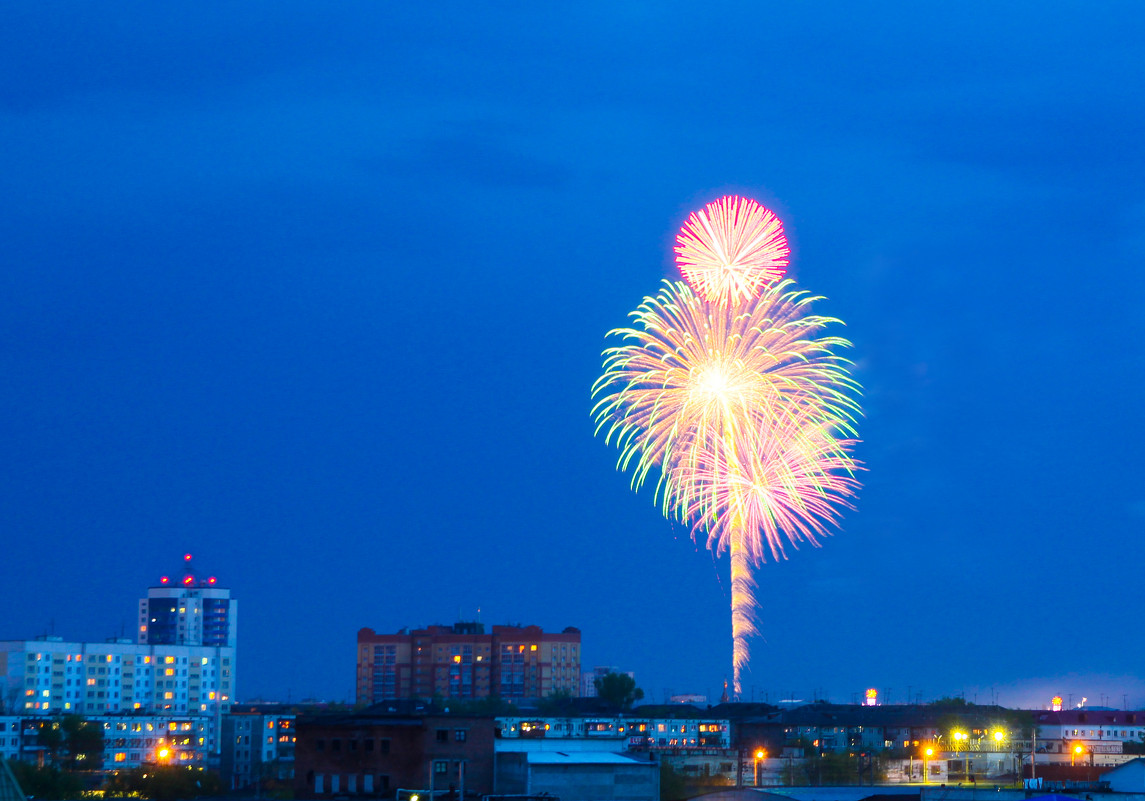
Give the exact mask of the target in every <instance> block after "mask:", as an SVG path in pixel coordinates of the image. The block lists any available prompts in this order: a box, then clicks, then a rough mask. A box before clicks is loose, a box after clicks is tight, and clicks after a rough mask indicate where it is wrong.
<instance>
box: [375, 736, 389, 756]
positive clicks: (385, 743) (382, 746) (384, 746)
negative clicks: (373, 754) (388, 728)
mask: <svg viewBox="0 0 1145 801" xmlns="http://www.w3.org/2000/svg"><path fill="white" fill-rule="evenodd" d="M378 751H379V752H380V753H383V754H388V753H389V752H390V741H389V740H388V739H381V740H378Z"/></svg>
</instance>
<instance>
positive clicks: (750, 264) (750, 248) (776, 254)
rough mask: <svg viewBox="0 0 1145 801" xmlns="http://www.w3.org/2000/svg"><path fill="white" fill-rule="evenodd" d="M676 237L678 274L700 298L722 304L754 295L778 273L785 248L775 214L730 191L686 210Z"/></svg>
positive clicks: (781, 267)
mask: <svg viewBox="0 0 1145 801" xmlns="http://www.w3.org/2000/svg"><path fill="white" fill-rule="evenodd" d="M676 243H677V244H676V248H675V249H676V263H677V264H678V265H679V266H680V272H681V273H683V275H684V279H685V280H686V281H687V282H688V283H689V284H691V286H692V288H693V289H694V290H696V292H697V293H698V294H699V295H700V296H701V297H703V298H704V299H705V300H707V301H709V302H712V303H722V304H735V303H738V302H740V301H744V300H747V299H749V298H754V297H756V296H757V295H759V291H760V288H761V287H762V286H763V285H764V284H767V283H769V282H771V281H775V280H776V279H778V278H780V277H781V276H782V275H783V272H784V268H785V267H787V264H788V260H787V257H788V256H789V255H790V254H791V249H790V248H789V247H788V246H787V236H786V235H784V233H783V223H782V222H780V220H779V218H778V217H776V216H775V214H773V213H772V212H771V211H770V210H769V209H766V208H764V207H763V206H761V205H759V204H758V203H756V202H755V201H754V200H751V199H749V198H744V197H738V196H736V195H728V196H726V197H722V198H720V199H719V200H716V201H713V202H712V203H709V204H708V205H706V206H704V208H703V209H701V210H700V211H696V212H692V214H691V215H689V216H688V220H687V222H685V223H684V226H683V228H681V229H680V233H679V234H677V236H676Z"/></svg>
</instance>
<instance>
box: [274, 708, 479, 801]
mask: <svg viewBox="0 0 1145 801" xmlns="http://www.w3.org/2000/svg"><path fill="white" fill-rule="evenodd" d="M404 712H405V711H404V710H403V711H396V712H394V713H389V712H388V711H381V710H374V711H371V710H366V711H365V712H362V713H357V714H352V715H313V716H301V717H299V718H298V719H297V722H296V732H297V743H296V745H295V769H294V770H295V772H294V794H295V798H330V797H333V796H338V795H363V794H364V795H378V796H389V795H392V794H393V793H394V792H396V791H397V790H399V789H412V790H423V791H439V790H452V791H453V792H456V793H458V794H464V795H478V796H480V795H487V794H489V793H492V792H493V741H494V722H493V718H491V717H470V716H460V715H444V714H439V713H433V712H431V711H429V710H426V711H425V712H424V713H421V714H418V713H416V710H415V711H414V713H413V714H408V713H404Z"/></svg>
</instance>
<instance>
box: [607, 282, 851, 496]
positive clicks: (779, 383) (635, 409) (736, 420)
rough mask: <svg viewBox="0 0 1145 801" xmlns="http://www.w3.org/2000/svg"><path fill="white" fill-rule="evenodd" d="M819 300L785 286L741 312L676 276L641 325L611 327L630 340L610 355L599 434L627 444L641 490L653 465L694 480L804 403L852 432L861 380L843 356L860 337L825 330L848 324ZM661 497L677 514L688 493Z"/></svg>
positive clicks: (623, 464) (625, 454) (626, 458)
mask: <svg viewBox="0 0 1145 801" xmlns="http://www.w3.org/2000/svg"><path fill="white" fill-rule="evenodd" d="M813 300H815V298H812V297H810V296H808V295H807V294H806V293H804V292H801V291H798V290H795V289H793V288H792V283H791V282H790V281H782V282H780V283H778V284H775V285H773V286H771V287H768V288H767V289H766V290H765V291H764V292H763V293H762V294H761V295H760V297H759V299H758V300H757V301H756V302H755V303H753V304H751V305H750V306H748V307H747V308H745V309H744V310H742V311H734V310H732V309H729V308H728V307H725V306H721V305H717V304H712V303H707V302H705V301H704V300H702V299H701V298H699V297H698V296H697V295H696V294H695V293H694V292H692V291H691V290H690V289H688V287H686V286H685V285H683V284H681V283H678V282H677V283H669V282H665V284H664V286H663V287H662V288H661V291H660V293H659V294H658V295H656V296H655V297H652V298H645V300H644V303H642V304H641V305H640V307H639V308H638V309H637V310H636V311H635V312H633V314H632V316H633V318H634V320H635V322H636V327H633V328H622V329H617V330H615V331H612V332H610V335H612V336H618V337H620V338H622V339H623V340H624V341H623V344H621V345H619V346H617V347H613V348H609V349H608V350H606V351H605V354H604V357H605V360H604V375H603V376H601V378H600V379H599V380H598V381H597V382H596V385H595V386H594V387H593V395H594V396H595V397H598V398H599V400H598V402H597V404H596V407H595V408H594V410H593V413H594V415H595V416H596V420H597V433H598V434H599V433H603V434H604V436H605V441H606V442H609V443H612V442H614V441H615V442H616V443H617V445H618V446H619V447H620V460H619V467H620V468H621V469H628V468H629V467H630V466H631V467H632V468H633V478H632V484H633V488H634V489H639V488H640V486H642V485H643V483H644V481H645V480H646V478H647V476H648V474H649V473H650V472H651V470H652V468H654V467H662V466H665V465H667V466H671V468H672V469H673V470H675V471H677V473H676V474H677V475H678V476H683V475H684V474H685V473H684V471H687V470H694V469H699V468H701V467H702V466H703V465H704V464H705V463H706V462H708V461H709V457H708V454H709V453H711V452H712V451H713V450H717V449H719V447H720V446H721V444H722V443H730V442H734V441H735V440H736V439H737V438H739V437H740V436H741V435H742V434H743V432H745V431H747V430H751V429H757V428H759V427H766V426H771V425H773V424H774V422H775V420H776V418H778V417H782V416H785V415H790V414H792V413H793V411H794V410H797V409H799V410H802V412H801V413H802V414H803V415H804V416H807V417H810V418H813V419H817V420H819V421H821V422H824V423H832V424H835V425H838V426H839V427H840V429H841V430H842V431H844V432H846V433H848V434H853V425H852V424H853V420H854V417H855V415H856V414H857V412H858V405H857V404H856V403H855V401H854V399H853V397H852V395H853V393H854V391H855V390H856V389H857V385H856V384H855V382H854V381H853V380H851V378H850V376H849V375H848V373H847V369H846V366H847V362H846V361H845V360H844V359H842V358H840V357H839V356H837V355H836V354H835V352H834V349H836V348H843V347H847V346H848V345H849V343H848V342H847V341H846V340H845V339H841V338H839V337H834V336H822V335H821V332H822V331H823V329H825V328H826V327H828V326H829V325H831V324H833V323H836V322H838V321H837V320H834V319H833V318H830V317H820V316H815V315H811V314H809V313H808V306H809V305H810V303H811V302H812V301H813ZM667 475H668V474H667V473H666V472H664V471H662V478H661V481H662V482H663V481H664V479H665V478H666V477H667ZM677 482H678V483H680V484H681V485H683V484H684V482H683V481H682V479H679V478H678V479H677ZM661 494H662V496H663V498H664V500H665V512H666V513H667V512H669V511H671V509H672V507H673V506H674V505H675V506H678V505H679V504H681V503H682V504H683V505H685V506H686V505H687V504H688V503H689V497H690V493H689V491H688V490H686V489H684V488H681V489H679V490H675V491H671V492H662V493H661ZM674 499H679V500H674Z"/></svg>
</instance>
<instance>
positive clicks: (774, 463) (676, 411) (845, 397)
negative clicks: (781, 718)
mask: <svg viewBox="0 0 1145 801" xmlns="http://www.w3.org/2000/svg"><path fill="white" fill-rule="evenodd" d="M677 241H678V242H679V243H680V244H679V246H678V247H677V248H676V251H677V253H678V254H679V255H678V261H679V262H680V266H681V270H682V271H683V273H684V275H685V277H686V278H687V279H688V280H689V282H690V283H691V284H692V287H693V289H694V291H693V289H689V288H688V287H687V286H686V285H684V284H682V283H679V282H667V281H666V282H665V283H664V286H663V287H661V290H660V292H659V293H658V294H657V295H656V296H655V297H649V298H645V299H644V302H643V303H642V304H641V305H640V307H639V308H638V309H637V310H636V311H635V312H633V313H632V315H631V316H632V317H633V319H634V324H633V325H632V326H631V327H628V328H621V329H617V330H615V331H612V332H610V336H615V337H619V338H620V339H621V343H620V344H619V345H617V346H615V347H611V348H609V349H607V350H606V351H605V352H604V375H603V376H602V377H601V378H600V379H599V380H598V381H597V382H596V384H595V385H594V386H593V397H594V398H595V399H596V405H595V406H594V408H593V415H594V417H595V418H596V423H597V429H596V430H597V433H598V434H602V433H603V435H604V438H605V441H606V442H608V443H610V444H611V443H615V444H616V445H617V446H618V447H619V449H620V457H619V461H618V467H619V468H620V469H621V470H627V469H632V485H633V488H634V489H639V488H640V487H641V486H643V484H644V483H645V481H646V480H647V479H648V477H649V475H650V474H651V473H652V471H653V470H654V469H658V470H659V480H658V482H657V485H656V496H657V499H658V502H659V503H660V504H661V506H662V509H663V511H664V514H665V515H666V516H670V517H677V518H679V519H681V520H684V521H689V522H691V524H692V526H693V529H692V533H693V537H695V538H697V539H699V538H700V536H702V535H703V533H704V532H706V538H707V545H708V547H709V548H710V549H711V550H712V551H713V552H715V553H717V554H719V553H722V552H724V551H725V550H726V551H727V552H728V554H729V557H730V560H731V595H732V639H733V665H734V677H735V691H736V693H737V694H738V693H739V692H740V691H741V681H740V674H741V671H742V668H743V667H744V666H745V664H746V663H747V657H748V652H747V638H748V636H750V635H751V634H753V633H754V632H755V625H754V620H755V609H756V600H755V586H756V585H755V580H754V577H753V575H752V566H753V565H757V564H760V563H762V562H763V561H765V560H766V557H767V554H768V553H770V554H771V557H772V558H773V559H776V560H778V559H780V558H785V553H784V538H786V540H787V541H788V542H790V543H791V544H792V545H795V546H796V547H798V543H799V542H802V541H807V542H810V543H811V544H813V545H817V544H818V537H821V536H823V535H825V534H827V533H829V532H828V529H829V527H830V526H831V525H834V524H836V523H837V522H838V518H839V509H840V507H849V506H850V499H851V498H852V497H854V494H855V491H856V490H857V488H858V482H857V481H856V480H855V478H854V474H855V471H856V470H857V469H858V467H857V465H856V463H855V461H854V460H853V459H852V457H851V455H850V454H851V450H852V449H853V446H854V444H855V443H856V441H857V440H856V439H855V437H856V433H855V428H854V422H855V419H856V417H857V416H858V414H859V405H858V403H857V401H856V400H855V398H856V396H857V395H858V390H859V387H858V384H857V383H856V382H855V381H854V380H853V379H852V378H851V376H850V374H849V372H848V366H849V362H847V361H846V360H845V359H844V358H842V357H841V356H839V355H837V351H838V350H840V349H842V348H846V347H849V345H850V343H849V342H847V341H846V340H844V339H841V338H839V337H836V336H830V335H827V334H825V333H824V331H825V329H827V328H828V327H829V326H831V325H833V324H836V323H838V322H839V321H838V320H835V319H833V318H829V317H822V316H817V315H813V314H811V313H810V304H811V302H812V301H814V300H817V298H813V297H811V296H809V295H807V294H806V293H804V292H802V291H799V290H796V289H794V287H793V284H792V282H790V281H779V282H776V283H769V282H771V281H774V279H775V278H776V277H777V276H778V275H780V274H781V268H782V267H784V266H786V264H787V259H786V256H787V254H788V252H789V251H788V249H787V244H786V239H785V238H784V236H783V228H782V225H781V224H780V223H779V221H778V220H777V219H776V218H775V216H774V215H773V214H772V213H771V212H770V211H768V210H767V209H764V208H763V207H762V206H759V204H757V203H755V202H754V201H750V200H745V199H743V198H734V197H727V198H722V199H721V200H719V201H716V202H715V203H711V204H709V205H708V206H707V207H705V209H704V210H702V211H700V212H697V213H695V214H693V215H692V216H691V217H690V218H689V219H688V222H687V224H686V225H685V226H684V228H683V230H682V231H681V233H680V236H679V237H678V238H677Z"/></svg>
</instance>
